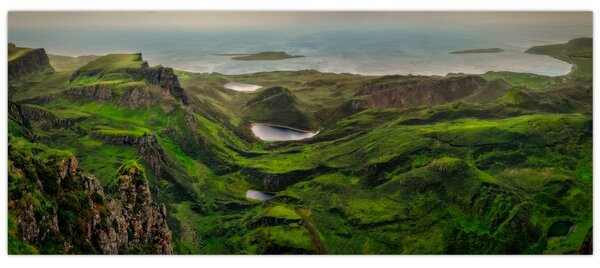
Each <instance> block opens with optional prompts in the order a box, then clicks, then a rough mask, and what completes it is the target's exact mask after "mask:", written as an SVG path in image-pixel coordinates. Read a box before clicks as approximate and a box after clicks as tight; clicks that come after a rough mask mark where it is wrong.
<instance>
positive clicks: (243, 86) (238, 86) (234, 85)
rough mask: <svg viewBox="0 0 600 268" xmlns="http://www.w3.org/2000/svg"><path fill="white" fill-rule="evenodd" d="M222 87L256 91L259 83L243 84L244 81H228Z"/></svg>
mask: <svg viewBox="0 0 600 268" xmlns="http://www.w3.org/2000/svg"><path fill="white" fill-rule="evenodd" d="M223 87H224V88H227V89H231V90H235V91H246V92H252V91H256V90H257V89H259V88H261V86H259V85H252V84H245V83H238V82H229V83H227V84H225V85H224V86H223Z"/></svg>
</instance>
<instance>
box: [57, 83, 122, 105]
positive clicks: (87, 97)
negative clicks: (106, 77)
mask: <svg viewBox="0 0 600 268" xmlns="http://www.w3.org/2000/svg"><path fill="white" fill-rule="evenodd" d="M65 93H66V95H68V96H71V97H75V98H77V100H81V101H101V102H102V101H110V100H112V97H113V92H112V90H111V89H110V87H108V86H105V85H101V84H96V85H91V86H83V87H75V88H72V89H70V90H68V91H66V92H65Z"/></svg>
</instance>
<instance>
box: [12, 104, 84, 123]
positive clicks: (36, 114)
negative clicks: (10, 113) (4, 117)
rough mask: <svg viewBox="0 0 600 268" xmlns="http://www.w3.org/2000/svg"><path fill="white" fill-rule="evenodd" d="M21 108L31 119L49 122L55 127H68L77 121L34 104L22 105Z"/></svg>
mask: <svg viewBox="0 0 600 268" xmlns="http://www.w3.org/2000/svg"><path fill="white" fill-rule="evenodd" d="M21 110H22V112H23V115H25V116H26V117H27V118H28V119H29V120H31V121H44V122H49V123H50V124H51V125H52V127H54V128H67V127H70V126H71V125H73V123H75V122H76V120H74V119H72V118H61V117H58V116H55V115H54V114H52V113H50V112H48V111H47V110H45V109H43V108H41V107H36V106H32V105H21Z"/></svg>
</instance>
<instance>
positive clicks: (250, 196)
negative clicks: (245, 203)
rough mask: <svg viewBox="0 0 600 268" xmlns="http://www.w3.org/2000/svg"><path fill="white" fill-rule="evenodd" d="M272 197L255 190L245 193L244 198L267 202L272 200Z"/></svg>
mask: <svg viewBox="0 0 600 268" xmlns="http://www.w3.org/2000/svg"><path fill="white" fill-rule="evenodd" d="M273 196H274V195H273V194H269V193H265V192H261V191H256V190H248V191H246V198H248V199H253V200H261V201H264V200H269V199H271V198H273Z"/></svg>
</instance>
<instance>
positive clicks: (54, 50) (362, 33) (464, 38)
mask: <svg viewBox="0 0 600 268" xmlns="http://www.w3.org/2000/svg"><path fill="white" fill-rule="evenodd" d="M363 26H364V25H363ZM585 36H591V26H589V27H581V26H577V25H559V26H557V25H553V26H552V27H549V26H546V25H531V24H526V25H494V24H490V25H488V24H482V25H471V26H469V27H423V29H419V28H415V27H402V25H398V27H396V28H394V27H391V28H390V27H387V28H385V29H380V28H377V27H373V28H369V27H368V26H367V27H362V28H360V29H337V30H336V29H322V30H320V29H303V30H296V29H294V28H290V29H289V30H285V29H283V30H282V29H277V30H275V29H273V30H269V29H263V30H241V29H239V30H235V29H227V30H200V29H198V30H194V29H179V28H173V29H164V28H162V29H138V28H132V29H128V28H127V27H126V26H125V27H119V28H118V29H108V28H101V27H95V28H76V27H75V28H73V27H71V28H66V29H63V28H55V29H43V30H30V29H9V33H8V40H9V42H13V43H15V44H17V45H18V46H25V47H43V48H45V49H46V50H47V52H48V53H51V54H60V55H71V56H77V55H90V54H95V55H103V54H107V53H125V52H141V53H143V58H144V59H146V60H148V61H149V63H150V65H158V64H160V65H164V66H170V67H174V68H176V69H180V70H186V71H193V72H208V73H211V72H218V73H223V74H243V73H254V72H260V71H273V70H303V69H316V70H319V71H323V72H335V73H357V74H367V75H383V74H423V75H445V74H447V73H458V72H462V73H484V72H486V71H491V70H496V71H500V70H504V71H514V72H531V73H536V74H543V75H550V76H557V75H562V74H565V73H567V72H568V71H569V70H570V68H571V66H570V65H569V64H567V63H565V62H562V61H559V60H556V59H553V58H551V57H548V56H541V55H532V54H526V53H523V51H525V50H526V49H527V48H529V47H531V46H534V45H544V44H553V43H561V42H566V41H568V40H570V39H573V38H577V37H585ZM489 47H499V48H502V49H504V50H505V52H502V53H493V54H492V53H490V54H458V55H457V54H450V52H452V51H456V50H464V49H474V48H489ZM261 51H286V52H287V53H289V54H294V55H295V54H300V55H304V56H306V57H304V58H294V59H286V60H279V61H234V60H231V59H230V57H227V56H215V55H213V54H218V53H256V52H261Z"/></svg>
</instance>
